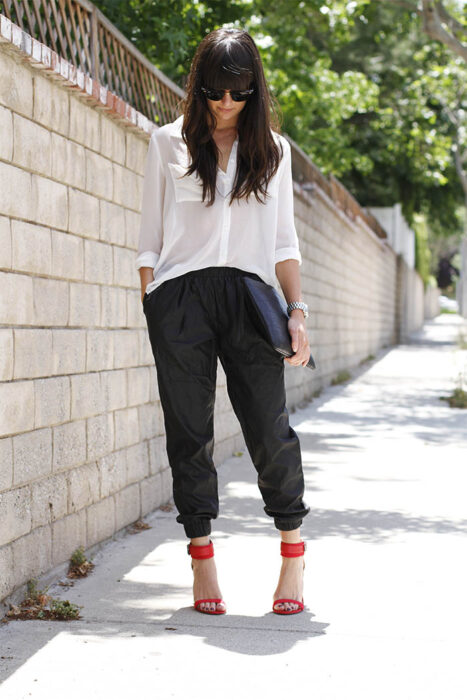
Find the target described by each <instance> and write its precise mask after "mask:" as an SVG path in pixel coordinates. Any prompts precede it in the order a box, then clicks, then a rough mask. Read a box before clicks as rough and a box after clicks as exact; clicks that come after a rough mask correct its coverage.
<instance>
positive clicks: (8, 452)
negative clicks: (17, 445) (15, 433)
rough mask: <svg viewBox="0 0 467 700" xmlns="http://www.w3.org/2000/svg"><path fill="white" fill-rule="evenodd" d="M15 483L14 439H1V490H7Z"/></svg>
mask: <svg viewBox="0 0 467 700" xmlns="http://www.w3.org/2000/svg"><path fill="white" fill-rule="evenodd" d="M12 484H13V439H12V438H11V437H7V438H3V439H2V440H0V491H6V489H9V488H11V486H12Z"/></svg>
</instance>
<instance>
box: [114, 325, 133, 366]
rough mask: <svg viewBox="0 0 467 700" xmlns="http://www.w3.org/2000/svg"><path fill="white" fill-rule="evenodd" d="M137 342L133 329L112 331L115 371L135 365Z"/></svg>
mask: <svg viewBox="0 0 467 700" xmlns="http://www.w3.org/2000/svg"><path fill="white" fill-rule="evenodd" d="M137 342H138V338H137V335H136V331H135V330H133V329H132V330H118V331H114V361H115V369H120V368H121V367H132V366H134V365H135V363H136V362H135V361H136V348H137Z"/></svg>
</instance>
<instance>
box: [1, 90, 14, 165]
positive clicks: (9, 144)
mask: <svg viewBox="0 0 467 700" xmlns="http://www.w3.org/2000/svg"><path fill="white" fill-rule="evenodd" d="M0 80H1V78H0ZM0 134H1V135H2V138H1V139H0V158H1V159H2V160H6V161H11V160H12V158H13V112H11V111H10V110H9V109H6V108H5V107H0Z"/></svg>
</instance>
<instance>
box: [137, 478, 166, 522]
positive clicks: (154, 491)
mask: <svg viewBox="0 0 467 700" xmlns="http://www.w3.org/2000/svg"><path fill="white" fill-rule="evenodd" d="M140 488H141V514H142V515H147V514H148V513H151V511H153V510H155V509H156V508H158V507H159V506H160V505H162V503H163V496H162V477H161V475H160V474H155V475H154V476H150V477H148V478H147V479H144V481H142V482H141V483H140Z"/></svg>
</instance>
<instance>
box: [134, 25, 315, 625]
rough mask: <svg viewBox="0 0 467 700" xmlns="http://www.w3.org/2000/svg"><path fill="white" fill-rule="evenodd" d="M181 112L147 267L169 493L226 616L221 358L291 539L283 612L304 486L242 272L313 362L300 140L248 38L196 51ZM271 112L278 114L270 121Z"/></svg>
mask: <svg viewBox="0 0 467 700" xmlns="http://www.w3.org/2000/svg"><path fill="white" fill-rule="evenodd" d="M186 92H187V96H186V98H185V100H184V113H183V114H182V115H181V116H180V117H179V118H178V119H176V120H175V121H174V122H172V123H170V124H165V125H164V126H162V127H161V128H159V129H157V130H155V131H154V133H153V134H152V136H151V140H150V144H149V149H148V156H147V162H146V170H145V178H144V188H143V202H142V213H141V229H140V237H139V246H138V257H137V267H138V269H139V271H140V276H141V294H142V303H143V309H144V313H145V316H146V321H147V325H148V331H149V339H150V342H151V347H152V352H153V355H154V360H155V364H156V371H157V379H158V387H159V395H160V400H161V405H162V410H163V415H164V423H165V430H166V446H167V454H168V459H169V464H170V467H171V471H172V476H173V495H174V502H175V506H176V508H177V511H178V515H177V522H179V523H181V524H183V527H184V529H185V534H186V536H187V537H188V538H189V539H190V544H189V545H188V553H189V554H191V556H192V568H193V575H194V582H193V593H194V598H195V608H196V609H197V610H199V611H200V612H204V613H209V614H223V613H225V612H226V606H225V603H224V601H223V600H222V595H221V591H220V589H219V584H218V580H217V572H216V567H215V563H214V558H213V556H214V550H213V544H212V542H211V540H210V537H209V536H210V534H211V520H212V519H213V518H216V517H217V515H218V508H219V503H218V492H217V474H216V469H215V467H214V464H213V459H212V454H213V445H214V435H213V414H214V400H215V387H216V370H217V358H218V357H219V359H220V361H221V364H222V366H223V368H224V371H225V374H226V378H227V390H228V394H229V398H230V400H231V402H232V406H233V408H234V411H235V413H236V415H237V417H238V419H239V422H240V425H241V427H242V431H243V435H244V438H245V442H246V444H247V447H248V450H249V453H250V456H251V459H252V461H253V464H254V466H255V468H256V470H257V472H258V486H259V489H260V491H261V494H262V497H263V500H264V503H265V507H264V510H265V512H266V513H267V515H269V516H270V517H271V518H273V519H274V524H275V527H276V528H277V529H278V530H279V533H280V535H281V554H282V557H283V559H282V569H281V572H280V577H279V582H278V584H277V587H276V590H275V593H274V596H273V600H274V603H273V611H274V612H276V613H279V614H292V613H297V612H301V611H302V610H303V569H304V557H303V555H304V549H305V543H304V542H302V540H301V538H300V525H301V523H302V519H303V518H304V516H305V515H307V513H308V512H309V508H308V507H307V506H306V504H305V503H304V501H303V494H304V479H303V470H302V463H301V453H300V444H299V440H298V437H297V435H296V433H295V431H294V430H293V429H292V428H291V426H290V425H289V419H288V412H287V408H286V406H285V387H284V358H283V357H282V356H281V355H279V354H278V353H277V352H276V351H275V350H274V349H273V348H272V347H271V346H270V345H269V344H268V343H267V342H266V340H265V339H264V338H263V336H262V335H261V332H260V330H259V329H258V326H257V319H255V314H254V311H253V310H252V309H251V308H250V307H249V306H248V303H247V296H246V289H245V287H244V283H243V280H242V277H243V276H250V277H253V278H255V279H257V280H263V281H264V282H267V283H269V284H274V280H275V275H276V276H277V279H278V280H279V283H280V285H281V288H282V290H283V292H284V296H285V298H286V301H287V302H288V303H289V315H290V318H289V326H288V327H289V331H290V335H291V340H292V348H293V350H294V352H295V354H294V355H293V356H292V357H291V358H287V361H288V362H289V363H290V364H291V365H294V366H298V365H305V364H306V363H307V362H308V360H309V357H310V348H309V343H308V339H307V334H306V328H305V324H304V316H306V315H307V306H306V304H304V303H303V302H302V301H301V292H300V276H299V269H298V268H299V265H300V264H301V262H302V260H301V255H300V251H299V248H298V239H297V233H296V230H295V226H294V218H293V185H292V172H291V153H290V145H289V143H288V142H287V140H286V139H285V138H284V137H283V136H282V135H279V133H277V132H276V131H273V130H272V128H271V126H270V123H271V117H270V111H272V113H273V115H274V110H273V109H271V108H272V106H273V105H272V98H271V96H270V94H269V91H268V88H267V84H266V80H265V77H264V72H263V67H262V64H261V58H260V56H259V53H258V50H257V47H256V45H255V43H254V41H253V39H252V38H251V36H250V35H249V34H248V33H247V32H246V31H242V30H237V29H218V30H216V31H213V32H211V33H210V34H208V35H207V36H206V37H205V38H204V39H203V41H202V42H201V43H200V45H199V47H198V49H197V51H196V54H195V56H194V59H193V62H192V65H191V70H190V75H189V77H188V81H187V86H186ZM274 117H275V115H274Z"/></svg>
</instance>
